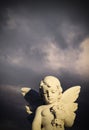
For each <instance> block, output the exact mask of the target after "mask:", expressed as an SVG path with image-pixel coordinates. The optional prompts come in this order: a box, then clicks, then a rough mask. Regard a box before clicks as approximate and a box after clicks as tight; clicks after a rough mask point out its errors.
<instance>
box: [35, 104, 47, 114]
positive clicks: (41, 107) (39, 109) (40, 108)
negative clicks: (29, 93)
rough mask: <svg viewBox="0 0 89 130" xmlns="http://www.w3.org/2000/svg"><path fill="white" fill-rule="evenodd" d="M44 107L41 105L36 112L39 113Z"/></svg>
mask: <svg viewBox="0 0 89 130" xmlns="http://www.w3.org/2000/svg"><path fill="white" fill-rule="evenodd" d="M44 107H45V105H41V106H39V107H37V109H36V112H41V111H42V110H43V108H44Z"/></svg>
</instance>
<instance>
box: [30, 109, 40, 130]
mask: <svg viewBox="0 0 89 130" xmlns="http://www.w3.org/2000/svg"><path fill="white" fill-rule="evenodd" d="M36 129H37V130H41V107H38V108H37V110H36V114H35V117H34V120H33V122H32V130H36Z"/></svg>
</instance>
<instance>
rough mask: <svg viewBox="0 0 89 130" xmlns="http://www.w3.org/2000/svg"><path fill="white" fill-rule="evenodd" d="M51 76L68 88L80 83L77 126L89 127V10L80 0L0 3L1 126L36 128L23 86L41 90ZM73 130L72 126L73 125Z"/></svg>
mask: <svg viewBox="0 0 89 130" xmlns="http://www.w3.org/2000/svg"><path fill="white" fill-rule="evenodd" d="M46 75H54V76H57V77H58V78H59V79H60V81H61V84H62V87H63V89H64V90H66V89H68V88H69V87H71V86H75V85H80V86H81V92H80V96H79V98H78V103H79V109H78V110H77V112H76V113H77V117H76V120H75V123H74V126H73V127H72V128H71V130H82V129H83V130H85V129H88V127H89V126H88V123H87V121H88V119H89V117H88V110H89V101H88V100H89V88H88V87H89V13H88V3H86V1H84V2H82V1H80V0H78V1H77V0H75V1H73V0H71V1H69V0H65V1H63V0H59V1H56V0H54V1H45V0H41V1H38V0H37V1H35V0H32V1H31V0H28V1H27V0H24V1H23V0H21V1H20V0H6V1H5V0H3V1H1V2H0V130H16V129H19V130H30V129H31V128H30V123H29V121H28V120H27V116H28V114H27V113H26V112H25V107H24V106H25V105H26V104H27V102H26V101H25V99H24V98H23V96H22V95H21V91H20V89H21V88H22V87H31V88H33V89H35V90H36V91H38V88H39V82H40V80H41V79H42V78H43V77H44V76H46ZM68 130H69V129H68Z"/></svg>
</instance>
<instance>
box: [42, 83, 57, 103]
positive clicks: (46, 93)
mask: <svg viewBox="0 0 89 130" xmlns="http://www.w3.org/2000/svg"><path fill="white" fill-rule="evenodd" d="M42 90H43V93H42V94H43V99H44V101H45V103H46V104H52V103H55V102H57V100H58V98H59V89H58V88H57V87H55V86H51V87H48V86H47V85H44V86H43V89H42Z"/></svg>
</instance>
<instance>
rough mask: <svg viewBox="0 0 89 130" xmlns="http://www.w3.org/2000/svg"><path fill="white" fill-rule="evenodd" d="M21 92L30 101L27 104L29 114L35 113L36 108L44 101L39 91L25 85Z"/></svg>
mask: <svg viewBox="0 0 89 130" xmlns="http://www.w3.org/2000/svg"><path fill="white" fill-rule="evenodd" d="M21 93H22V95H23V96H24V98H25V100H26V101H27V102H28V105H26V106H25V108H26V112H27V113H28V114H31V113H34V112H35V110H36V108H37V107H38V106H40V105H42V104H43V101H42V99H41V98H40V96H39V93H38V92H37V91H35V90H33V89H31V88H28V87H23V88H21Z"/></svg>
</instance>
